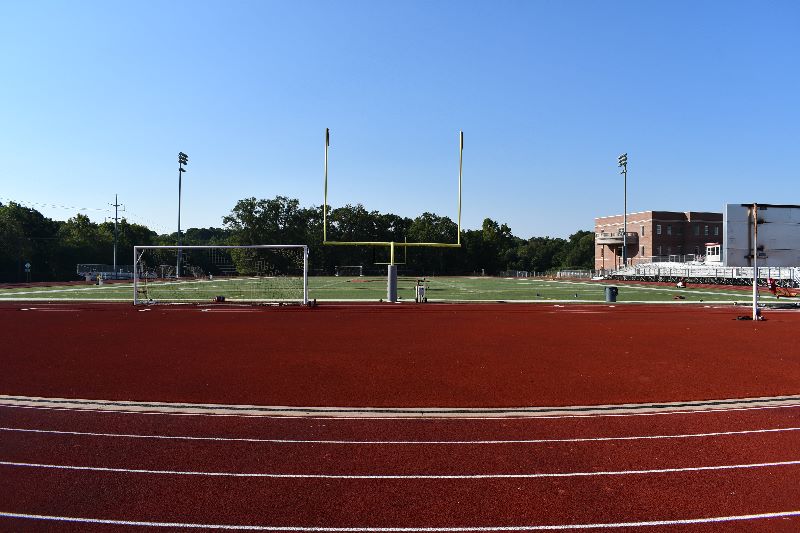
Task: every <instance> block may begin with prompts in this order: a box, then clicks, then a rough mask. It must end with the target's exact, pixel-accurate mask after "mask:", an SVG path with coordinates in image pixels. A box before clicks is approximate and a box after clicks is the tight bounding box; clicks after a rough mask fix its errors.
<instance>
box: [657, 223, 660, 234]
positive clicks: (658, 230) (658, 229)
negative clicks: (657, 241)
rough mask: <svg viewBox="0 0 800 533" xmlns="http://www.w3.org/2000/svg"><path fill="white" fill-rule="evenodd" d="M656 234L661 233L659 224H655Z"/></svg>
mask: <svg viewBox="0 0 800 533" xmlns="http://www.w3.org/2000/svg"><path fill="white" fill-rule="evenodd" d="M656 235H661V224H656Z"/></svg>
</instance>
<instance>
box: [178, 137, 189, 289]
mask: <svg viewBox="0 0 800 533" xmlns="http://www.w3.org/2000/svg"><path fill="white" fill-rule="evenodd" d="M188 164H189V156H188V155H186V154H184V153H183V152H178V254H177V255H178V259H177V262H176V264H175V279H178V278H179V277H181V248H180V246H181V244H183V243H182V242H181V177H182V175H183V173H184V172H186V169H185V168H183V165H188Z"/></svg>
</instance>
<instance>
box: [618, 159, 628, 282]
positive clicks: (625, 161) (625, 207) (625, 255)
mask: <svg viewBox="0 0 800 533" xmlns="http://www.w3.org/2000/svg"><path fill="white" fill-rule="evenodd" d="M617 166H619V167H620V168H621V169H622V171H621V172H620V174H622V178H623V180H622V191H623V192H622V196H623V200H622V206H623V207H622V267H623V268H624V267H626V266H628V152H625V153H624V154H622V155H621V156H619V159H618V165H617Z"/></svg>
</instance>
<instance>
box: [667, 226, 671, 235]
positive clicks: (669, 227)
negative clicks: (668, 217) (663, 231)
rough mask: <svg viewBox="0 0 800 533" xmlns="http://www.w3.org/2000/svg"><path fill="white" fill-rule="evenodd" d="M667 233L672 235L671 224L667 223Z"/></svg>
mask: <svg viewBox="0 0 800 533" xmlns="http://www.w3.org/2000/svg"><path fill="white" fill-rule="evenodd" d="M667 235H672V224H667Z"/></svg>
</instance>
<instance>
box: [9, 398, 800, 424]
mask: <svg viewBox="0 0 800 533" xmlns="http://www.w3.org/2000/svg"><path fill="white" fill-rule="evenodd" d="M0 408H8V409H30V410H33V411H66V412H72V413H95V414H110V415H114V414H117V415H119V414H122V415H148V416H149V415H152V416H208V417H232V418H269V419H276V420H280V419H305V420H326V421H333V420H398V419H400V420H429V421H446V420H451V421H458V420H495V421H498V422H505V421H507V420H565V419H572V418H605V417H609V418H620V417H622V418H624V417H628V416H664V415H702V414H707V413H708V414H713V413H731V412H736V411H762V410H765V409H796V408H800V403H799V404H785V405H765V406H762V407H731V408H723V409H702V410H700V409H694V410H686V411H664V412H655V413H654V412H645V413H626V414H610V413H600V414H588V415H534V416H505V417H501V416H483V417H481V416H446V417H438V418H437V417H435V416H402V417H398V416H355V415H354V416H344V415H342V416H324V415H313V414H309V415H302V414H301V415H260V414H244V413H214V412H211V413H202V412H200V413H198V412H180V411H178V412H170V411H149V410H146V409H141V410H136V411H133V410H126V409H113V410H111V409H91V408H84V407H40V406H35V405H6V404H3V403H2V402H0Z"/></svg>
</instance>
